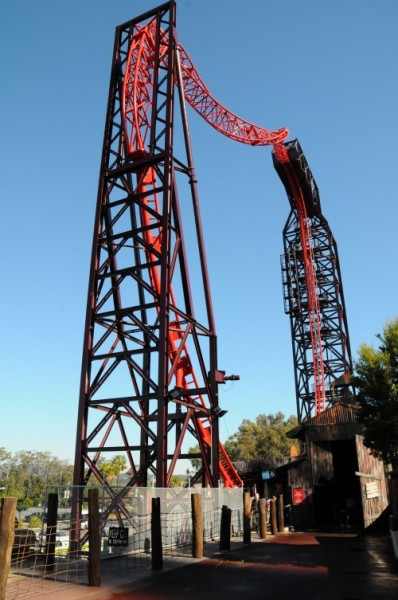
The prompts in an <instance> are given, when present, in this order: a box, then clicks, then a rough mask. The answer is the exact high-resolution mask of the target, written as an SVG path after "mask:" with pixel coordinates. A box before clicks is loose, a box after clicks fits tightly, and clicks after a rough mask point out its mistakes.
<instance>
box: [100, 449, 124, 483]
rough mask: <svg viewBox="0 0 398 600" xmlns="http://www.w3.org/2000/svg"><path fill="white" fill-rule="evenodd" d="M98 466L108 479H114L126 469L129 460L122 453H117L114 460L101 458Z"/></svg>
mask: <svg viewBox="0 0 398 600" xmlns="http://www.w3.org/2000/svg"><path fill="white" fill-rule="evenodd" d="M98 466H99V469H100V471H101V473H102V474H103V475H104V476H105V478H106V479H114V478H115V477H116V478H117V477H118V476H119V475H120V473H122V471H125V470H126V467H127V462H126V458H125V457H124V456H123V455H122V454H116V456H114V457H113V458H112V460H101V461H100V462H99V465H98Z"/></svg>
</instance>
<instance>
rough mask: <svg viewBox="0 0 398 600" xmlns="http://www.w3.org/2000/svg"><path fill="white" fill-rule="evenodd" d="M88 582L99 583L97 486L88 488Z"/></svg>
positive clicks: (91, 583)
mask: <svg viewBox="0 0 398 600" xmlns="http://www.w3.org/2000/svg"><path fill="white" fill-rule="evenodd" d="M88 584H89V585H90V586H92V587H98V586H100V585H101V536H100V517H99V493H98V488H92V489H90V490H88Z"/></svg>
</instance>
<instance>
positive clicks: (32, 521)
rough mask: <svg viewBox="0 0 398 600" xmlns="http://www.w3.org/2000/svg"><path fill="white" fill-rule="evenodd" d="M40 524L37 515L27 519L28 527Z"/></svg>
mask: <svg viewBox="0 0 398 600" xmlns="http://www.w3.org/2000/svg"><path fill="white" fill-rule="evenodd" d="M42 525H43V523H42V520H41V518H40V517H38V516H37V515H35V516H34V517H31V519H30V520H29V527H41V526H42Z"/></svg>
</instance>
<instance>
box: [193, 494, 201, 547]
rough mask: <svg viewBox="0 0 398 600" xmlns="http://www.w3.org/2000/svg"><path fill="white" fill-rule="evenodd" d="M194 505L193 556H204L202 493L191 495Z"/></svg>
mask: <svg viewBox="0 0 398 600" xmlns="http://www.w3.org/2000/svg"><path fill="white" fill-rule="evenodd" d="M191 506H192V556H193V557H194V558H203V513H202V495H201V494H192V495H191Z"/></svg>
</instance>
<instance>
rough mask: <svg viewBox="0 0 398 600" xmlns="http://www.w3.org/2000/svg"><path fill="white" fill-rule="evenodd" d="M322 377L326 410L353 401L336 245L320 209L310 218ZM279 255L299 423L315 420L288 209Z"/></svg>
mask: <svg viewBox="0 0 398 600" xmlns="http://www.w3.org/2000/svg"><path fill="white" fill-rule="evenodd" d="M308 219H309V226H310V230H311V244H312V255H313V261H314V272H315V281H316V292H317V297H318V306H319V313H320V331H321V337H322V353H323V364H324V378H325V396H326V408H329V407H330V406H331V405H332V404H333V402H335V401H336V400H339V399H342V398H346V399H347V397H351V396H352V394H353V391H352V388H351V387H350V375H351V374H352V358H351V350H350V342H349V335H348V327H347V317H346V310H345V302H344V295H343V286H342V280H341V272H340V264H339V258H338V251H337V245H336V242H335V240H334V238H333V235H332V232H331V230H330V227H329V225H328V222H327V221H326V219H325V217H324V216H323V215H322V214H321V211H320V206H319V207H318V210H317V211H313V214H312V216H309V217H308ZM283 242H284V254H283V255H282V256H281V269H282V281H283V299H284V308H285V313H286V314H288V315H289V317H290V325H291V335H292V346H293V361H294V373H295V386H296V399H297V414H298V418H299V421H300V422H301V421H304V420H306V419H309V418H310V417H311V416H314V405H315V400H314V367H313V360H312V348H311V339H310V331H309V314H308V295H307V286H306V280H305V270H304V264H303V252H302V243H301V236H300V227H299V222H298V217H297V213H296V210H295V209H294V208H292V210H291V212H290V214H289V217H288V219H287V222H286V225H285V227H284V230H283Z"/></svg>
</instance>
